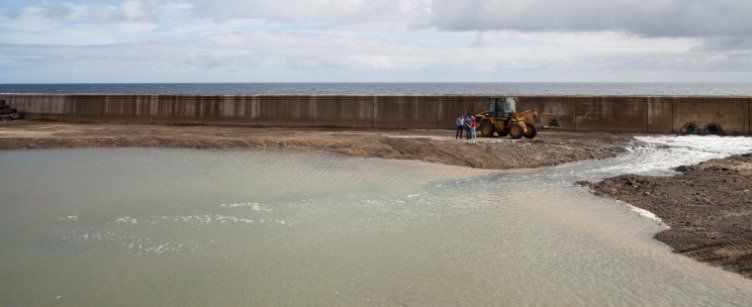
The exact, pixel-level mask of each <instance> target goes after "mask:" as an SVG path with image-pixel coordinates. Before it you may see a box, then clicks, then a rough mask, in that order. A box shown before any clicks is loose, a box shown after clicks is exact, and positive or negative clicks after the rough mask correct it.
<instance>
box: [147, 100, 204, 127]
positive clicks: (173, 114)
mask: <svg viewBox="0 0 752 307" xmlns="http://www.w3.org/2000/svg"><path fill="white" fill-rule="evenodd" d="M203 100H204V99H203V97H202V96H175V95H159V96H158V97H156V108H155V109H153V113H152V114H153V116H154V122H155V123H161V124H201V123H203V121H204V105H203Z"/></svg>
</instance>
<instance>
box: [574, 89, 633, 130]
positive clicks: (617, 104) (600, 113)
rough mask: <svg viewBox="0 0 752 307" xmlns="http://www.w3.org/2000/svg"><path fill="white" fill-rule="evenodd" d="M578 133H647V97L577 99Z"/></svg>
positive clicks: (576, 125) (576, 118) (576, 122)
mask: <svg viewBox="0 0 752 307" xmlns="http://www.w3.org/2000/svg"><path fill="white" fill-rule="evenodd" d="M575 108H576V109H575V113H576V114H575V127H576V130H577V131H612V132H646V131H647V127H648V120H647V118H648V110H647V98H646V97H611V96H608V97H577V102H576V104H575Z"/></svg>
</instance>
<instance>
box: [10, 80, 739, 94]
mask: <svg viewBox="0 0 752 307" xmlns="http://www.w3.org/2000/svg"><path fill="white" fill-rule="evenodd" d="M0 93H120V94H369V95H372V94H421V95H441V94H488V95H720V96H728V95H738V96H750V95H752V83H182V84H181V83H142V84H141V83H139V84H117V83H108V84H0Z"/></svg>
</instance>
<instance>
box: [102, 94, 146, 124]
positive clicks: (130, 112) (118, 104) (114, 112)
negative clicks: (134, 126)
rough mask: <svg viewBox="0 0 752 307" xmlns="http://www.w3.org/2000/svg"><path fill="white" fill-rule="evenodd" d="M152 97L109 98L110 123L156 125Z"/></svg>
mask: <svg viewBox="0 0 752 307" xmlns="http://www.w3.org/2000/svg"><path fill="white" fill-rule="evenodd" d="M153 100H156V99H153V98H152V96H148V95H110V96H107V101H106V104H107V116H106V120H107V122H108V123H154V117H153V116H152V114H151V110H152V101H153Z"/></svg>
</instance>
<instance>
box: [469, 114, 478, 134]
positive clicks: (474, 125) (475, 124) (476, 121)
mask: <svg viewBox="0 0 752 307" xmlns="http://www.w3.org/2000/svg"><path fill="white" fill-rule="evenodd" d="M470 118H472V119H473V127H472V131H473V139H475V138H477V137H478V131H477V128H478V120H477V119H475V116H470Z"/></svg>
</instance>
